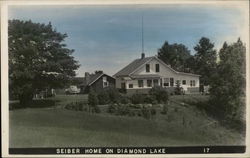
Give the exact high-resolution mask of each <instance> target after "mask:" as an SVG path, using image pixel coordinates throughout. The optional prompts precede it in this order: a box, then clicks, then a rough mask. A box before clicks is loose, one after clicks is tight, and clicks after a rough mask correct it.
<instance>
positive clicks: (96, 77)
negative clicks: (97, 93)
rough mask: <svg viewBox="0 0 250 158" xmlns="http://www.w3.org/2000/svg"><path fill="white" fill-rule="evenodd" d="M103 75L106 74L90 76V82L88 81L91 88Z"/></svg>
mask: <svg viewBox="0 0 250 158" xmlns="http://www.w3.org/2000/svg"><path fill="white" fill-rule="evenodd" d="M102 75H104V74H103V73H97V74H91V75H89V81H88V83H87V85H89V86H90V85H91V84H93V83H94V82H95V81H96V80H98V79H99V78H100V77H101V76H102Z"/></svg>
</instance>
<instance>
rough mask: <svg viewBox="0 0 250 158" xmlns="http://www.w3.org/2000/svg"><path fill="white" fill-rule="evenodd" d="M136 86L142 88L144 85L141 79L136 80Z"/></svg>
mask: <svg viewBox="0 0 250 158" xmlns="http://www.w3.org/2000/svg"><path fill="white" fill-rule="evenodd" d="M140 82H141V84H140ZM138 87H139V88H143V87H144V83H143V80H138Z"/></svg>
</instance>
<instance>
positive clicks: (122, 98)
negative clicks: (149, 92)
mask: <svg viewBox="0 0 250 158" xmlns="http://www.w3.org/2000/svg"><path fill="white" fill-rule="evenodd" d="M120 103H121V104H129V103H131V100H130V98H129V97H127V96H121V99H120Z"/></svg>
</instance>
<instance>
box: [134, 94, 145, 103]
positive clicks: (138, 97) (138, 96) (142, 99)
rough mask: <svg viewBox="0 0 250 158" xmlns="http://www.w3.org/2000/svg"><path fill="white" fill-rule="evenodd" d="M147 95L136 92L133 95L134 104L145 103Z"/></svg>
mask: <svg viewBox="0 0 250 158" xmlns="http://www.w3.org/2000/svg"><path fill="white" fill-rule="evenodd" d="M146 97H147V96H146V95H145V94H139V93H136V94H133V95H132V97H131V102H132V103H133V104H143V103H145V99H146Z"/></svg>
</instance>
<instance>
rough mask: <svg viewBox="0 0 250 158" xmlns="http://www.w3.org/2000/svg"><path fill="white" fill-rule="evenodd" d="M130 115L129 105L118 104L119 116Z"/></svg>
mask: <svg viewBox="0 0 250 158" xmlns="http://www.w3.org/2000/svg"><path fill="white" fill-rule="evenodd" d="M129 113H130V109H129V107H128V105H121V104H118V108H117V111H116V114H117V115H128V114H129Z"/></svg>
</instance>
